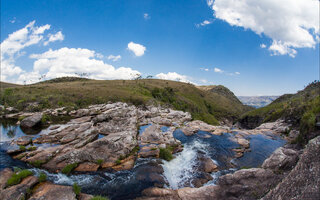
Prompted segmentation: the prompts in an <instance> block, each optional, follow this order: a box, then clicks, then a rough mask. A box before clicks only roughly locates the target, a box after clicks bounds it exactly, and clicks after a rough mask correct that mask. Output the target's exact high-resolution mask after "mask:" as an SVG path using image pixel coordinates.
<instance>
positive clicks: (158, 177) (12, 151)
mask: <svg viewBox="0 0 320 200" xmlns="http://www.w3.org/2000/svg"><path fill="white" fill-rule="evenodd" d="M12 110H13V109H12ZM47 116H56V117H65V118H67V119H70V120H69V121H68V122H66V123H60V124H55V125H50V126H49V127H47V128H45V129H42V130H39V129H36V127H39V126H41V123H44V122H43V119H44V117H47ZM2 117H3V118H6V119H8V118H16V119H20V121H18V122H15V125H8V124H6V125H4V124H3V125H2V127H1V129H2V137H1V149H2V150H1V154H2V157H6V156H7V157H6V158H5V159H3V160H5V162H7V164H3V163H1V169H4V168H6V167H11V168H12V167H14V165H19V166H20V167H21V166H22V167H23V168H30V169H31V170H32V171H33V172H34V174H39V173H40V172H44V173H46V174H47V176H48V180H49V181H51V182H52V183H47V184H48V185H49V186H47V185H45V186H43V187H44V188H51V187H53V186H51V185H52V184H53V185H54V184H58V185H61V184H62V185H72V184H73V183H74V182H77V183H79V184H80V185H81V187H82V188H83V191H84V192H86V193H90V194H95V195H96V194H102V195H105V196H110V197H111V198H112V199H133V198H136V197H139V196H141V195H142V196H143V197H139V198H164V197H163V195H164V194H163V193H165V195H164V196H165V198H167V197H168V198H169V196H170V198H176V197H177V198H182V199H185V198H184V197H182V196H181V194H179V191H180V193H181V191H183V192H182V193H186V194H187V193H188V191H202V190H205V189H204V188H207V187H216V186H213V185H215V184H217V180H219V181H218V185H221V187H222V185H223V184H222V183H224V184H225V187H227V185H228V184H229V185H230V184H231V183H230V181H226V182H223V180H224V179H225V178H223V177H225V176H231V177H233V176H235V177H234V178H231V179H232V181H233V179H235V180H238V181H244V183H245V184H249V183H250V181H251V178H252V177H253V179H256V178H257V177H258V178H257V179H256V181H260V180H262V179H264V178H266V179H267V180H268V177H269V175H270V173H271V171H272V170H271V171H270V170H268V169H269V168H272V169H275V168H277V167H275V166H274V164H273V165H272V164H270V163H272V162H271V161H274V160H279V159H277V158H276V159H273V158H272V156H271V157H270V158H269V159H267V160H266V161H265V159H266V158H267V157H268V156H269V155H270V154H272V152H273V151H274V150H275V149H277V148H278V147H281V146H283V145H284V144H285V141H284V140H282V139H281V138H280V137H279V135H280V134H281V133H283V132H285V131H287V130H288V128H289V125H288V124H285V123H284V122H283V121H277V122H274V123H271V124H270V123H269V124H263V125H261V126H260V127H258V128H256V129H254V130H243V129H239V128H237V127H228V126H212V125H209V124H206V123H204V122H202V121H198V120H197V121H192V118H191V115H190V114H189V113H186V112H182V111H175V110H172V109H168V108H162V107H154V106H149V107H143V108H142V107H136V106H130V105H127V104H126V103H110V104H101V105H93V106H90V107H88V108H86V109H79V110H73V111H67V110H66V109H65V108H59V109H54V110H45V111H43V112H41V113H10V114H7V115H5V116H2ZM30 130H33V131H30ZM35 130H38V131H36V132H35ZM10 131H11V133H10ZM29 132H30V133H33V134H34V135H32V134H31V135H30V134H26V133H29ZM8 133H10V134H11V135H9V134H8ZM261 145H262V146H264V147H265V148H257V147H258V146H261ZM279 151H280V152H279ZM292 151H293V150H292ZM292 151H291V150H286V149H280V150H279V149H278V150H277V151H276V152H275V153H278V154H279V155H286V156H291V157H294V156H295V157H294V158H296V157H297V153H296V152H292ZM163 152H169V153H170V154H171V153H173V155H174V157H175V158H174V159H173V160H171V161H169V160H168V161H166V160H164V159H165V157H163V154H164V153H163ZM8 155H10V157H9V156H8ZM278 157H279V156H278ZM280 157H281V156H280ZM291 157H290V159H289V160H290V163H292V162H294V161H295V159H294V158H292V159H291ZM12 158H14V159H13V160H10V159H12ZM270 159H271V161H269V164H268V162H267V161H268V160H270ZM281 159H282V157H281ZM18 160H20V161H18ZM284 160H288V159H287V157H285V159H284ZM17 162H22V163H19V164H17ZM263 162H264V163H263ZM266 162H267V164H265V163H266ZM274 162H276V161H274ZM262 163H263V164H262ZM261 165H262V168H261V169H257V170H254V169H250V170H249V171H248V173H249V172H250V174H251V175H248V174H247V173H245V174H244V175H239V176H236V175H237V173H239V171H238V170H239V169H240V168H241V167H242V168H243V167H257V166H261ZM276 165H277V164H276ZM291 165H292V164H291ZM277 166H278V165H277ZM68 168H69V169H70V171H69V172H67V173H66V170H67V169H68ZM278 168H279V167H278ZM261 170H264V171H261ZM277 170H278V171H281V170H282V169H277ZM240 171H242V170H240ZM61 172H64V173H66V175H65V174H62V173H61ZM6 173H9V170H8V169H7V171H6ZM11 173H12V172H11ZM272 173H274V172H273V171H272ZM224 174H227V175H225V176H223V175H224ZM260 175H261V177H260ZM247 176H249V177H251V178H250V181H247V182H246V177H247ZM270 176H271V175H270ZM259 178H260V179H259ZM276 178H279V177H278V176H277V177H276ZM276 178H275V177H272V179H276ZM226 180H227V179H226ZM232 181H231V182H232ZM3 182H4V180H2V183H3ZM35 182H36V181H35ZM50 184H51V185H50ZM266 184H269V183H268V182H266ZM273 186H274V185H272V184H271V185H268V187H270V188H271V187H273ZM12 187H16V186H12ZM30 187H31V186H30ZM65 187H68V186H65ZM154 187H157V188H154ZM186 187H189V188H190V190H188V189H187V188H186ZM223 187H224V186H223ZM223 187H222V188H223ZM40 188H41V187H40ZM146 188H151V189H146ZM164 188H166V189H164ZM191 188H199V189H198V190H196V189H191ZM7 189H10V187H9V188H6V189H5V190H3V188H2V191H1V193H2V194H4V193H3V192H4V191H6V190H7ZM173 189H174V190H173ZM115 190H116V191H115ZM210 190H211V189H210ZM38 191H39V190H38ZM48 191H51V190H48ZM141 191H143V192H142V193H141ZM155 191H157V192H158V193H159V194H156V193H157V192H155ZM191 193H194V192H191ZM206 193H207V192H206ZM206 193H204V194H206ZM210 194H211V193H210ZM38 195H39V194H38ZM157 195H158V196H157ZM213 195H216V194H213ZM257 195H260V196H261V194H260V193H258V194H257ZM37 198H38V197H37ZM37 198H35V199H37ZM39 198H40V197H39ZM77 198H79V197H78V196H77ZM8 199H10V198H9V197H8ZM186 199H188V198H186Z"/></svg>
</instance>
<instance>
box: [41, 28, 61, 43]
mask: <svg viewBox="0 0 320 200" xmlns="http://www.w3.org/2000/svg"><path fill="white" fill-rule="evenodd" d="M48 36H49V39H48V40H47V41H45V42H44V43H43V44H44V45H45V46H47V45H48V44H49V43H50V42H55V41H62V40H64V35H63V34H62V32H61V31H59V32H57V33H56V34H49V35H48Z"/></svg>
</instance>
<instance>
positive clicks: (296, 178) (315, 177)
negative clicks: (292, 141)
mask: <svg viewBox="0 0 320 200" xmlns="http://www.w3.org/2000/svg"><path fill="white" fill-rule="evenodd" d="M319 155H320V136H318V137H316V138H314V139H312V140H310V141H309V143H308V145H307V147H306V148H305V149H304V151H303V153H302V155H301V157H300V159H299V161H298V163H297V165H296V166H295V167H294V168H293V169H292V170H291V172H290V173H289V174H288V176H286V177H285V178H284V179H283V180H282V181H281V183H279V184H278V185H277V187H275V188H274V189H272V190H271V191H270V192H269V193H268V194H267V195H266V196H265V197H264V198H263V200H269V199H270V200H271V199H290V200H298V199H320V156H319Z"/></svg>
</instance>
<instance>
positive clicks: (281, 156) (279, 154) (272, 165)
mask: <svg viewBox="0 0 320 200" xmlns="http://www.w3.org/2000/svg"><path fill="white" fill-rule="evenodd" d="M298 159H299V152H298V151H296V150H293V149H286V148H283V147H280V148H278V149H277V150H276V151H274V152H273V154H271V156H270V157H269V158H267V159H266V160H265V161H264V162H263V164H262V168H265V169H267V168H268V169H271V170H273V171H275V172H280V171H282V170H291V169H292V168H293V167H294V166H295V165H296V163H297V161H298Z"/></svg>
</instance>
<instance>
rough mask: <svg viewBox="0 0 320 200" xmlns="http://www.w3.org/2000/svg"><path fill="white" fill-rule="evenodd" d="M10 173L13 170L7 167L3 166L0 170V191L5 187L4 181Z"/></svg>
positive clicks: (5, 181)
mask: <svg viewBox="0 0 320 200" xmlns="http://www.w3.org/2000/svg"><path fill="white" fill-rule="evenodd" d="M12 174H13V171H12V170H11V169H9V168H5V169H4V170H2V171H0V191H1V190H3V189H4V188H5V187H6V183H7V181H8V179H9V178H10V177H11V175H12Z"/></svg>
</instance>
